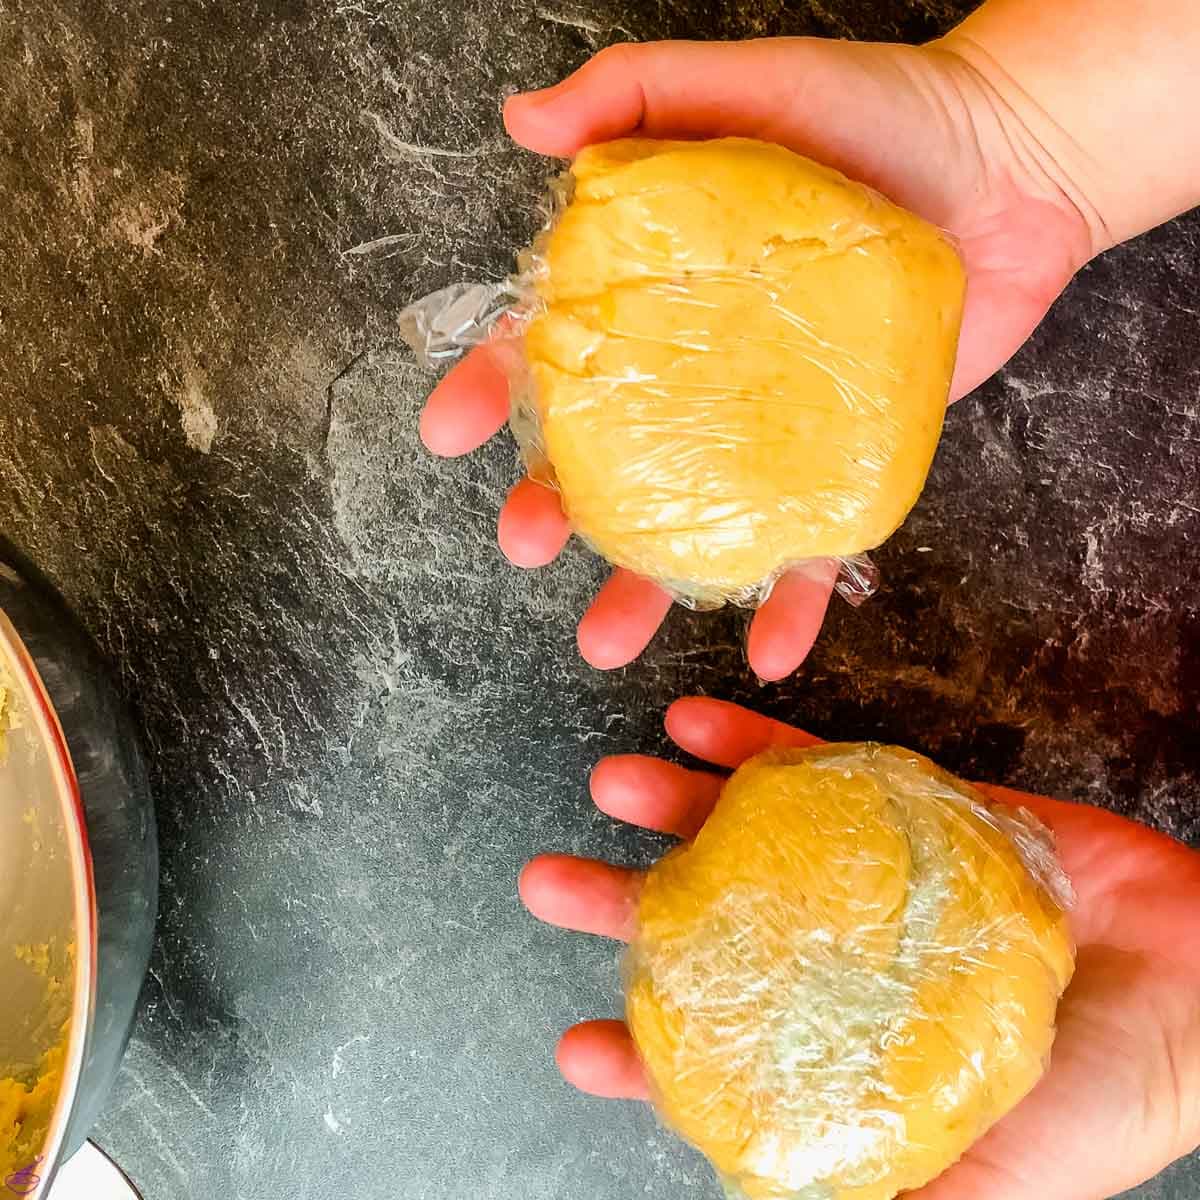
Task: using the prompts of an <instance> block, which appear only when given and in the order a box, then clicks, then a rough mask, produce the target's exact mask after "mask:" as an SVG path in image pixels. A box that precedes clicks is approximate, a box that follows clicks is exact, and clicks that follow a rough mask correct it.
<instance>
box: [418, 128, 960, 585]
mask: <svg viewBox="0 0 1200 1200" xmlns="http://www.w3.org/2000/svg"><path fill="white" fill-rule="evenodd" d="M550 199H551V203H550V206H549V212H548V214H547V222H546V226H545V228H544V229H543V231H542V233H541V234H540V235H539V236H538V238H537V239H536V240H535V242H534V244H533V246H532V247H531V248H530V249H529V250H527V251H525V252H524V253H523V254H522V255H521V256H520V258H519V260H518V269H517V271H516V273H515V274H514V275H513V276H512V277H511V278H509V279H506V280H503V281H501V282H499V283H494V284H480V285H462V284H456V285H454V286H452V287H449V288H446V289H444V290H443V291H440V292H437V293H434V294H433V295H432V296H428V297H426V298H424V299H422V300H419V301H417V302H416V303H414V304H412V305H410V306H409V307H408V308H406V309H405V310H404V312H403V313H402V314H401V317H400V327H401V332H402V334H403V336H404V338H405V340H406V341H407V342H408V343H409V344H410V345H411V346H412V347H413V348H414V350H415V352H416V353H417V355H418V358H419V359H420V361H421V362H423V363H424V364H425V365H427V366H430V367H436V366H438V365H441V364H443V363H445V362H447V361H449V360H451V359H453V358H454V357H456V356H457V355H458V354H460V353H461V352H462V351H463V350H464V349H466V348H468V347H470V346H473V345H477V344H479V343H481V342H484V341H489V342H491V343H492V345H493V347H494V350H495V352H496V353H497V354H498V356H499V358H500V361H501V363H502V365H503V366H504V369H505V371H506V373H507V375H508V377H509V383H510V392H511V426H512V429H513V432H514V434H515V435H516V438H517V441H518V443H519V445H520V446H521V450H522V454H523V457H524V459H525V463H526V466H527V468H528V470H529V472H530V474H531V475H532V476H533V477H534V478H535V479H537V480H539V481H541V482H543V483H546V484H548V485H550V486H553V487H556V488H557V489H558V490H559V492H560V493H561V496H562V502H563V508H564V510H565V512H566V514H567V517H568V519H569V520H570V523H571V526H572V528H573V530H574V531H575V532H576V533H577V534H578V535H579V536H580V537H581V538H583V539H584V540H585V541H586V542H588V543H589V544H590V545H592V546H593V547H594V548H595V549H596V550H597V551H598V552H599V553H600V554H602V555H603V556H604V557H605V558H607V559H608V560H609V561H610V562H612V563H614V564H615V565H617V566H621V567H625V568H627V569H629V570H631V571H633V572H635V573H636V574H638V575H641V576H643V577H645V578H648V579H652V580H654V581H655V582H657V583H659V584H661V585H662V586H663V587H664V588H666V589H667V590H668V591H669V592H670V593H671V594H672V595H673V596H674V597H675V598H676V599H677V600H679V601H680V602H681V603H684V604H687V605H689V606H690V607H694V608H711V607H717V606H719V605H722V604H724V603H727V602H732V603H735V604H740V605H744V606H748V607H753V606H756V605H758V604H760V603H761V602H762V601H763V600H764V599H765V598H766V596H767V595H769V593H770V590H771V588H772V586H773V585H774V583H775V582H776V580H777V579H778V578H779V577H780V575H781V574H783V573H784V572H785V571H790V570H805V569H807V570H810V571H815V572H819V573H821V574H823V575H825V576H828V573H829V571H830V563H831V562H833V563H836V564H838V581H837V587H838V590H839V592H840V593H841V594H842V595H843V596H845V597H846V598H847V599H849V600H851V601H852V602H855V603H858V602H860V601H861V600H862V599H864V598H865V597H866V596H867V595H869V594H870V593H871V591H873V590H874V587H875V585H876V575H875V570H874V567H873V566H872V564H871V562H870V560H869V558H867V556H866V552H867V551H868V550H870V549H872V548H873V547H875V546H878V545H879V544H880V543H881V542H883V541H884V540H885V539H886V538H887V537H889V536H890V535H891V533H892V532H893V531H894V530H895V529H896V528H897V526H898V525H899V524H900V523H901V522H902V521H903V520H904V517H905V516H906V515H907V513H908V512H909V510H910V509H911V507H912V505H913V504H914V503H915V502H916V499H917V497H918V496H919V494H920V491H921V488H922V486H923V484H924V481H925V477H926V475H927V473H928V470H929V466H930V463H931V461H932V458H933V453H934V450H935V448H936V445H937V440H938V436H939V434H940V431H941V425H942V418H943V413H944V410H945V406H946V402H947V398H948V393H949V387H950V380H951V375H952V373H953V368H954V360H955V354H956V350H957V339H958V329H959V323H960V321H961V315H962V303H963V294H964V286H965V285H964V275H963V270H962V265H961V262H960V260H959V258H958V255H957V252H956V251H955V249H954V247H953V246H952V245H951V244H950V243H949V241H948V240H947V239H946V238H945V237H944V236H942V235H941V234H940V233H939V232H938V231H937V230H936V229H934V228H933V227H932V226H930V225H928V224H927V223H925V222H924V221H922V220H920V219H919V218H918V217H915V216H913V215H912V214H910V213H908V212H906V211H905V210H903V209H901V208H898V207H897V206H896V205H894V204H892V203H890V202H889V201H887V200H886V199H884V198H883V197H881V196H879V195H878V194H876V193H875V192H873V191H871V190H870V189H869V188H866V187H864V186H862V185H861V184H858V183H854V182H852V181H850V180H847V179H846V178H845V177H843V176H842V175H840V174H838V173H837V172H836V171H832V170H830V169H828V168H826V167H823V166H820V165H819V164H817V163H814V162H810V161H809V160H807V159H805V158H802V157H801V156H800V155H797V154H794V153H792V152H791V151H789V150H787V149H785V148H783V147H781V146H777V145H773V144H771V143H765V142H757V141H752V140H748V139H738V138H725V139H717V140H714V141H700V142H673V141H654V140H649V139H638V138H631V139H624V140H620V141H616V142H609V143H605V144H602V145H597V146H592V147H589V148H587V149H585V150H583V151H581V152H580V154H579V155H578V156H577V157H576V159H575V160H574V162H573V164H572V166H571V169H570V170H569V171H567V172H566V173H565V174H564V175H562V176H561V177H560V178H559V179H558V180H557V181H556V183H555V184H554V185H553V187H552V189H551V195H550Z"/></svg>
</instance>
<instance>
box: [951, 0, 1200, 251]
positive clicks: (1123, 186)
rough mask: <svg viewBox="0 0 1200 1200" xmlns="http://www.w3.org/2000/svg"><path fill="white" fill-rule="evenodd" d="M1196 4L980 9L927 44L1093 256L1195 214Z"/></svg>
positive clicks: (1010, 0)
mask: <svg viewBox="0 0 1200 1200" xmlns="http://www.w3.org/2000/svg"><path fill="white" fill-rule="evenodd" d="M1194 5H1195V0H1145V3H1142V4H1134V5H1118V4H1113V3H1111V2H1110V0H1054V2H1053V3H1047V2H1046V0H986V3H984V4H983V5H982V6H981V7H980V8H978V9H976V11H975V12H974V13H972V14H971V15H970V16H969V17H967V19H966V20H965V21H963V22H962V24H961V25H959V26H958V27H957V28H956V29H955V30H953V31H952V32H951V33H950V34H948V35H947V36H946V37H945V38H943V39H941V41H940V42H939V43H935V45H938V46H940V47H941V48H942V49H944V50H945V51H947V52H949V53H951V54H953V55H955V56H956V57H957V58H958V59H959V60H960V61H961V62H963V63H964V64H966V66H967V67H968V68H969V69H970V70H971V71H972V72H974V73H975V75H976V76H977V78H978V79H979V80H980V81H981V86H984V87H986V89H987V90H988V91H989V93H990V94H991V95H992V97H993V99H994V104H995V106H996V109H997V111H998V112H999V113H1000V114H1001V116H1002V118H1003V121H1004V123H1005V125H1006V128H1007V129H1008V130H1009V131H1011V135H1012V137H1013V140H1014V144H1015V145H1016V146H1017V147H1018V150H1019V151H1020V152H1028V153H1031V154H1033V155H1036V156H1037V157H1038V158H1039V160H1040V161H1041V162H1042V164H1043V167H1044V170H1045V172H1046V174H1047V177H1048V178H1049V179H1051V180H1052V181H1053V182H1054V183H1055V184H1056V185H1057V186H1058V187H1059V188H1060V189H1061V191H1062V193H1063V195H1064V196H1066V197H1067V198H1068V199H1069V200H1070V201H1071V203H1072V204H1073V205H1074V206H1075V207H1076V208H1077V209H1078V211H1079V212H1080V214H1081V216H1082V217H1083V218H1084V220H1085V221H1086V222H1087V226H1088V230H1089V234H1090V237H1091V243H1092V251H1093V253H1099V252H1100V251H1102V250H1105V249H1108V248H1109V247H1110V246H1112V245H1115V244H1116V243H1118V242H1122V241H1125V240H1126V239H1127V238H1130V237H1134V236H1135V235H1137V234H1139V233H1143V232H1145V231H1146V230H1147V229H1151V228H1153V227H1154V226H1155V225H1159V224H1161V223H1162V222H1164V221H1167V220H1170V219H1171V218H1172V217H1174V216H1176V215H1178V214H1179V213H1182V212H1184V211H1186V210H1187V209H1189V208H1192V207H1193V206H1195V205H1197V204H1200V139H1197V138H1196V136H1195V133H1194V124H1193V122H1191V121H1190V119H1189V116H1190V113H1191V112H1192V111H1194V109H1195V106H1196V104H1197V98H1198V94H1200V88H1198V86H1197V75H1196V70H1195V63H1196V60H1197V57H1198V56H1200V22H1197V20H1196V14H1195V6H1194Z"/></svg>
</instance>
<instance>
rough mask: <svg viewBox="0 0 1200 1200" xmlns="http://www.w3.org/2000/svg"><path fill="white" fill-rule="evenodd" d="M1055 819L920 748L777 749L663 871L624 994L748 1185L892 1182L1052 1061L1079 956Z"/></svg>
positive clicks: (736, 1180) (915, 1173) (677, 1113)
mask: <svg viewBox="0 0 1200 1200" xmlns="http://www.w3.org/2000/svg"><path fill="white" fill-rule="evenodd" d="M1072 903H1073V894H1072V890H1071V885H1070V883H1069V881H1068V879H1067V877H1066V876H1065V874H1064V873H1063V870H1062V868H1061V866H1060V865H1059V863H1058V860H1057V858H1056V855H1055V851H1054V845H1053V840H1052V838H1051V835H1050V834H1049V832H1048V831H1047V830H1046V829H1045V828H1044V827H1043V826H1042V825H1040V824H1039V822H1038V821H1037V820H1036V819H1035V818H1034V817H1033V816H1032V815H1031V814H1029V813H1028V812H1025V811H1023V810H1022V811H1018V810H1010V809H1005V808H1002V807H999V806H997V805H993V804H989V803H988V801H987V800H986V799H985V798H984V796H983V795H982V794H981V793H980V792H978V791H977V790H976V789H975V788H973V787H971V786H970V785H969V784H966V783H963V782H962V781H961V780H958V779H955V778H954V777H953V776H951V775H949V774H948V773H946V772H945V771H942V770H940V769H939V768H938V767H936V766H935V765H934V764H933V763H931V762H930V761H929V760H928V759H925V758H923V757H921V756H920V755H918V754H914V753H912V752H910V751H906V750H901V749H898V748H895V747H890V746H880V745H874V744H870V743H867V744H840V745H825V746H820V747H816V748H811V749H777V750H769V751H766V752H764V753H763V754H760V755H758V756H757V757H755V758H753V759H751V760H749V762H747V763H746V764H744V765H743V766H742V767H741V768H740V769H739V770H738V771H737V772H736V773H735V774H734V775H733V776H732V778H731V779H730V780H729V781H728V782H727V784H726V785H725V787H724V789H723V791H722V793H721V796H720V798H719V800H718V802H717V804H716V807H715V809H714V811H713V813H712V815H711V816H710V818H709V819H708V821H707V822H706V824H705V825H704V827H703V829H702V830H701V831H700V832H699V834H698V835H697V836H696V838H695V839H694V840H693V841H691V842H689V843H685V844H682V845H680V846H679V847H677V848H676V849H675V850H673V851H672V852H671V853H669V854H668V855H667V856H666V857H665V858H664V859H662V860H661V861H660V862H659V863H658V864H656V865H655V866H654V867H653V868H652V869H651V871H650V873H649V875H648V877H647V881H646V884H645V887H644V889H643V891H642V893H641V897H640V901H639V908H638V914H637V932H636V935H635V937H634V939H633V941H632V943H631V945H630V948H629V950H628V952H627V956H626V961H625V979H626V1018H627V1021H628V1023H629V1026H630V1030H631V1032H632V1034H633V1038H634V1041H635V1044H636V1045H637V1047H638V1050H639V1053H640V1054H641V1057H642V1060H643V1063H644V1065H645V1068H646V1072H647V1075H648V1077H649V1080H650V1084H651V1089H652V1095H653V1099H654V1102H655V1105H656V1108H657V1110H658V1112H659V1114H660V1115H661V1117H662V1118H663V1120H664V1121H665V1122H666V1123H667V1124H668V1125H669V1126H670V1127H671V1128H673V1129H675V1130H676V1131H678V1132H679V1133H680V1134H681V1135H682V1136H683V1137H685V1138H686V1139H687V1140H689V1141H690V1142H692V1143H693V1144H694V1145H696V1146H697V1147H699V1148H700V1149H701V1150H703V1151H704V1153H705V1154H707V1155H708V1157H709V1158H710V1159H711V1161H712V1162H713V1164H714V1166H715V1167H716V1169H717V1171H718V1172H719V1173H720V1175H721V1177H722V1179H723V1181H724V1182H725V1185H726V1188H727V1190H728V1193H729V1195H730V1196H731V1197H736V1198H738V1200H892V1198H893V1197H895V1196H896V1195H898V1194H900V1193H903V1192H906V1191H910V1190H913V1189H916V1188H919V1187H921V1186H923V1185H924V1184H925V1183H927V1182H929V1181H930V1180H931V1179H934V1178H935V1177H936V1176H938V1175H939V1174H941V1173H942V1171H944V1170H945V1169H946V1168H947V1167H949V1166H950V1165H952V1164H953V1163H954V1162H955V1161H956V1160H957V1159H958V1158H959V1157H961V1155H962V1154H963V1153H964V1152H965V1151H966V1150H967V1149H968V1148H969V1147H970V1146H971V1144H972V1143H973V1142H974V1141H975V1140H976V1139H977V1138H978V1137H979V1136H980V1135H982V1134H983V1133H984V1132H985V1131H986V1130H987V1129H988V1128H989V1127H990V1126H991V1125H993V1124H994V1123H995V1122H996V1121H997V1120H999V1119H1000V1118H1001V1117H1002V1116H1004V1114H1005V1113H1007V1112H1008V1111H1010V1110H1011V1109H1012V1107H1013V1106H1014V1105H1015V1104H1017V1103H1018V1102H1019V1101H1020V1100H1021V1099H1022V1097H1024V1096H1025V1095H1026V1093H1027V1092H1028V1091H1029V1090H1030V1089H1031V1088H1032V1087H1033V1085H1034V1084H1035V1083H1036V1082H1037V1080H1038V1079H1039V1078H1040V1077H1041V1075H1042V1074H1043V1071H1044V1069H1045V1066H1046V1063H1047V1061H1048V1058H1049V1054H1050V1048H1051V1043H1052V1041H1053V1037H1054V1021H1055V1011H1056V1007H1057V1004H1058V1000H1059V998H1060V996H1061V995H1062V993H1063V991H1064V989H1065V988H1066V986H1067V984H1068V982H1069V980H1070V978H1071V975H1072V972H1073V969H1074V948H1073V944H1072V940H1071V936H1070V933H1069V930H1068V923H1067V911H1068V910H1069V908H1070V907H1071V905H1072Z"/></svg>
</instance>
